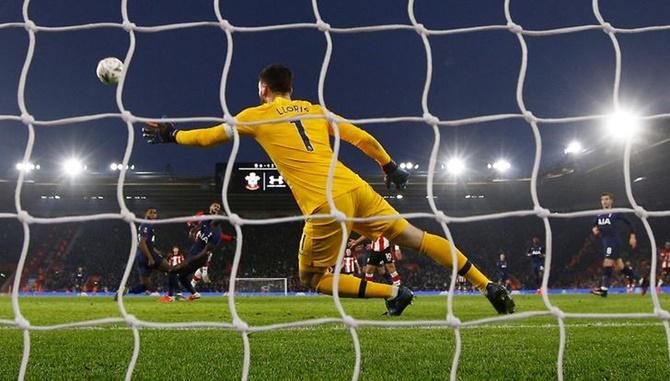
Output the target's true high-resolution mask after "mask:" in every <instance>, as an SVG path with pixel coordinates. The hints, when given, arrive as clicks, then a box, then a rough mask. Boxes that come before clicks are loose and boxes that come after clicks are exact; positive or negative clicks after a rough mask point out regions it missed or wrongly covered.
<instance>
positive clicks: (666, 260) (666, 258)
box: [658, 247, 670, 269]
mask: <svg viewBox="0 0 670 381" xmlns="http://www.w3.org/2000/svg"><path fill="white" fill-rule="evenodd" d="M658 255H659V256H660V257H661V268H662V269H667V268H670V250H668V249H666V248H665V247H664V248H662V249H661V251H660V252H659V253H658Z"/></svg>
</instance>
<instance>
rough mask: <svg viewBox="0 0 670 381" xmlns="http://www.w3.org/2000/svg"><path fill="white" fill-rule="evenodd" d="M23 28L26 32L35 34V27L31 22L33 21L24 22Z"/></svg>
mask: <svg viewBox="0 0 670 381" xmlns="http://www.w3.org/2000/svg"><path fill="white" fill-rule="evenodd" d="M23 27H24V28H26V30H27V31H28V32H37V25H36V24H35V23H34V22H33V20H26V21H25V22H24V23H23Z"/></svg>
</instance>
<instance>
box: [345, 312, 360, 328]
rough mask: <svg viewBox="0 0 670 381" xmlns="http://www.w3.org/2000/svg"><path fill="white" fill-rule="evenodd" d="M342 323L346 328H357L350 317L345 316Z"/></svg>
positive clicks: (356, 323) (354, 321) (356, 324)
mask: <svg viewBox="0 0 670 381" xmlns="http://www.w3.org/2000/svg"><path fill="white" fill-rule="evenodd" d="M342 323H344V325H346V326H347V327H351V328H358V322H357V321H356V319H354V318H353V317H352V316H350V315H345V316H343V317H342Z"/></svg>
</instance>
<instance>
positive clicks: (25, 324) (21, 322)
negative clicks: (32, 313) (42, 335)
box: [14, 315, 30, 330]
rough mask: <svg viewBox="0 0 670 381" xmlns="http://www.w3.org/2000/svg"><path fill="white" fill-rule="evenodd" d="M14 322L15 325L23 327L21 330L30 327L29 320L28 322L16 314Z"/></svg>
mask: <svg viewBox="0 0 670 381" xmlns="http://www.w3.org/2000/svg"><path fill="white" fill-rule="evenodd" d="M14 322H15V323H16V325H17V326H18V327H19V328H20V329H23V330H27V329H30V322H29V321H28V320H27V319H26V318H24V317H23V316H20V315H19V316H17V317H16V318H15V319H14Z"/></svg>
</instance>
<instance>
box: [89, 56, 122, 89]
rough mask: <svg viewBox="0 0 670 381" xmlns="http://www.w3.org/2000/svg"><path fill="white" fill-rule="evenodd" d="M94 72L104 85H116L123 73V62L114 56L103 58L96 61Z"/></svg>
mask: <svg viewBox="0 0 670 381" xmlns="http://www.w3.org/2000/svg"><path fill="white" fill-rule="evenodd" d="M95 74H96V75H97V76H98V79H100V81H101V82H102V83H104V84H105V85H116V84H117V83H118V82H119V80H120V79H121V75H123V62H121V60H120V59H118V58H116V57H107V58H103V59H102V60H100V62H98V67H97V68H96V69H95Z"/></svg>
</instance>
